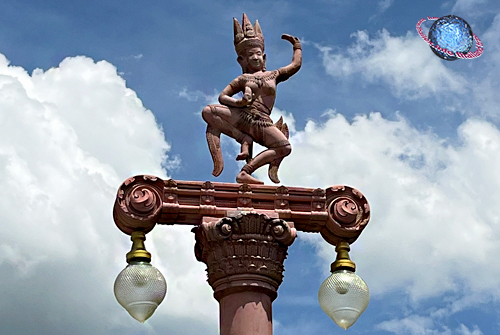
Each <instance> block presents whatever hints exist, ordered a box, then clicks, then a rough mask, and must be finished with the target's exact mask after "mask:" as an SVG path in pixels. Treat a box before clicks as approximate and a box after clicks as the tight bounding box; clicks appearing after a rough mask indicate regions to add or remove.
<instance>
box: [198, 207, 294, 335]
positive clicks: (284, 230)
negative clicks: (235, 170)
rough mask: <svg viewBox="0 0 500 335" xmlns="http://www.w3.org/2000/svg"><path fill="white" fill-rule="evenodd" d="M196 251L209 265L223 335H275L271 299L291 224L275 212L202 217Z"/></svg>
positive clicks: (279, 277)
mask: <svg viewBox="0 0 500 335" xmlns="http://www.w3.org/2000/svg"><path fill="white" fill-rule="evenodd" d="M193 232H194V233H195V237H196V245H195V255H196V258H197V259H198V261H200V262H203V263H205V264H207V273H208V283H209V284H210V286H212V288H213V290H214V297H215V299H217V301H219V308H220V334H221V335H255V334H259V335H272V333H273V328H272V302H273V300H274V299H276V297H277V291H278V287H279V285H280V284H281V282H282V280H283V271H284V266H283V262H284V261H285V258H286V255H287V249H288V247H289V246H290V245H291V244H292V243H293V241H294V240H295V237H296V234H297V233H296V230H295V228H294V226H293V223H291V222H286V221H284V220H281V219H279V218H277V215H273V213H271V214H270V213H265V214H264V213H259V212H235V215H234V216H229V217H224V218H222V219H221V218H213V217H204V218H203V221H202V224H201V225H199V226H197V227H195V228H193Z"/></svg>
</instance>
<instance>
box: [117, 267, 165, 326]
mask: <svg viewBox="0 0 500 335" xmlns="http://www.w3.org/2000/svg"><path fill="white" fill-rule="evenodd" d="M114 290H115V297H116V300H118V302H119V303H120V305H122V306H123V308H125V309H126V310H127V312H129V313H130V315H131V316H132V317H133V318H134V319H136V320H137V321H139V322H144V321H146V320H147V319H149V317H150V316H151V315H153V313H154V311H155V310H156V307H158V305H159V304H160V303H161V302H162V301H163V298H165V294H166V293H167V283H166V281H165V278H164V277H163V275H162V274H161V272H160V271H159V270H158V269H157V268H155V267H154V266H152V265H151V264H150V263H146V262H131V263H130V264H129V265H128V266H127V267H126V268H125V269H123V270H122V272H120V274H119V275H118V277H116V281H115V288H114Z"/></svg>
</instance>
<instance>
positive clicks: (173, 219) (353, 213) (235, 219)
mask: <svg viewBox="0 0 500 335" xmlns="http://www.w3.org/2000/svg"><path fill="white" fill-rule="evenodd" d="M113 216H114V219H115V223H116V225H117V226H118V228H120V229H121V230H122V231H123V232H124V233H126V234H131V233H132V232H133V231H135V230H141V231H144V232H146V233H147V232H148V231H150V230H151V229H153V227H154V226H155V224H156V223H159V224H184V225H186V224H187V225H194V226H195V227H194V228H193V232H194V233H195V237H196V245H195V255H196V258H197V259H198V260H199V261H201V262H204V263H205V264H207V273H208V282H209V284H210V285H211V286H212V288H213V289H214V297H215V298H216V299H217V300H218V301H219V307H220V334H221V335H233V334H238V335H254V334H259V335H272V301H273V300H274V299H275V298H276V296H277V290H278V287H279V285H280V284H281V282H282V280H283V271H284V267H283V262H284V260H285V258H286V255H287V249H288V246H290V245H291V244H292V243H293V241H294V239H295V237H296V231H297V230H301V231H304V232H319V233H320V234H321V236H323V238H324V239H325V240H326V241H327V242H328V243H331V244H334V245H336V244H338V243H339V242H341V241H346V242H348V243H352V242H354V241H355V240H356V239H357V238H358V236H359V235H360V234H361V231H362V230H363V228H364V227H365V226H366V224H367V223H368V220H369V218H370V207H369V206H368V202H367V201H366V199H365V198H364V196H363V195H362V194H361V193H360V192H359V191H357V190H356V189H353V188H351V187H348V186H342V185H340V186H332V187H329V188H327V189H320V188H317V189H313V188H301V187H285V186H279V187H276V186H266V185H256V184H252V185H249V184H234V183H215V182H214V183H212V182H210V181H206V182H197V181H180V180H177V181H175V180H172V179H169V180H161V179H159V178H156V177H151V176H136V177H133V178H129V179H127V180H126V181H125V182H124V183H123V184H122V186H121V187H120V189H119V191H118V195H117V199H116V202H115V206H114V210H113Z"/></svg>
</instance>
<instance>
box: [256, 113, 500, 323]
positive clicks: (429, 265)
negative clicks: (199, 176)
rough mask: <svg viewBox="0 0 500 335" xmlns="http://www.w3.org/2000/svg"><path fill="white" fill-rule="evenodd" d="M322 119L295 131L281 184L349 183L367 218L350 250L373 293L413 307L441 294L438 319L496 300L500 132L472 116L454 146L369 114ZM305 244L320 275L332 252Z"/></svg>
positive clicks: (310, 237) (400, 121) (316, 241)
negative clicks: (365, 204)
mask: <svg viewBox="0 0 500 335" xmlns="http://www.w3.org/2000/svg"><path fill="white" fill-rule="evenodd" d="M325 117H326V118H327V119H326V121H324V122H321V123H320V122H314V121H309V122H308V123H307V125H306V127H305V129H304V130H299V131H297V132H295V133H294V134H293V136H292V138H291V142H292V147H293V151H294V152H293V154H292V155H291V156H289V157H287V158H286V159H285V161H284V162H283V164H282V167H281V170H280V178H281V180H282V182H283V184H285V185H295V186H301V185H302V186H308V187H328V186H331V185H336V184H344V185H350V186H354V187H356V188H358V189H359V190H361V191H362V192H363V193H364V194H365V196H366V197H367V198H368V200H369V202H370V205H371V208H372V218H371V222H370V224H369V225H368V227H367V229H366V230H365V232H364V233H363V235H362V236H361V237H360V239H359V240H358V241H356V242H355V244H354V245H353V250H352V252H351V253H352V257H353V260H354V261H355V262H356V263H357V265H358V273H359V274H360V276H361V277H363V278H364V279H365V281H366V282H367V283H368V285H369V287H370V290H371V292H372V295H373V296H374V297H377V296H382V295H384V294H388V293H390V292H395V291H396V292H397V291H399V292H404V293H405V294H408V296H409V297H410V302H412V303H418V302H419V301H425V299H426V298H431V297H443V296H446V297H447V299H449V306H448V307H447V308H446V309H445V310H441V312H440V315H437V314H436V315H434V317H443V316H444V315H446V316H449V315H452V314H454V313H457V312H459V311H463V310H466V309H468V308H473V307H474V306H477V305H479V304H481V303H484V302H485V301H488V299H494V300H498V299H499V298H500V290H499V289H498V280H497V278H498V277H499V276H500V266H498V265H495V264H498V262H496V258H495V257H496V255H497V254H498V253H499V252H500V243H499V242H500V210H499V209H498V206H496V204H498V203H500V194H499V193H498V192H497V190H498V189H499V187H500V178H499V177H498V173H497V171H498V170H499V169H500V158H499V157H498V155H497V153H498V150H499V149H500V131H499V129H498V128H497V127H496V126H495V125H493V124H491V123H488V122H485V121H481V120H477V119H469V120H467V121H466V122H464V123H463V124H462V125H461V126H460V127H459V129H458V134H457V136H458V138H459V141H458V143H457V144H451V143H448V142H447V141H446V140H444V139H441V138H439V137H438V136H436V135H435V134H433V133H432V132H422V131H419V130H417V129H415V128H414V127H413V126H412V125H411V124H409V123H408V121H406V120H405V119H404V118H402V117H399V118H397V119H396V120H387V119H384V118H382V117H381V115H380V114H378V113H372V114H370V115H359V116H357V117H355V118H354V119H353V120H351V121H349V120H347V119H346V118H345V117H344V116H342V115H340V114H338V113H336V112H335V111H331V112H330V113H329V114H327V115H325ZM258 173H259V175H258V176H259V177H263V174H265V171H258ZM301 238H302V239H303V240H306V241H309V242H310V243H312V244H313V245H315V246H316V247H317V249H318V254H319V255H320V256H321V257H322V258H323V259H324V266H323V267H324V269H325V275H326V271H327V269H329V266H328V265H329V263H331V262H332V261H333V255H334V254H335V253H334V251H333V247H331V246H329V245H327V244H326V243H325V242H324V241H323V240H322V239H321V237H319V236H317V235H315V234H302V235H301ZM477 273H481V280H478V277H477ZM417 333H418V332H417Z"/></svg>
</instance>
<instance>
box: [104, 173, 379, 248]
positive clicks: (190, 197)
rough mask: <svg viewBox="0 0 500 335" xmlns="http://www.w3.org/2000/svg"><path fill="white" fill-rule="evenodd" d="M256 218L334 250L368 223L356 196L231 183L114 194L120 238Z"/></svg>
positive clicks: (136, 180)
mask: <svg viewBox="0 0 500 335" xmlns="http://www.w3.org/2000/svg"><path fill="white" fill-rule="evenodd" d="M242 212H258V213H261V214H266V215H268V216H269V217H275V218H279V219H281V220H284V221H290V222H293V223H294V226H295V228H296V229H297V230H300V231H304V232H320V233H321V235H322V236H323V238H324V239H325V240H326V241H327V242H329V243H331V244H334V245H335V244H336V243H337V242H339V241H341V240H342V241H347V242H348V243H352V242H354V241H355V240H356V239H357V238H358V236H359V234H361V231H362V230H363V229H364V227H365V226H366V224H367V223H368V220H369V218H370V207H369V206H368V202H367V201H366V198H365V197H364V196H363V195H362V194H361V192H359V191H358V190H356V189H354V188H351V187H348V186H342V185H340V186H332V187H329V188H327V189H319V188H318V189H313V188H302V187H285V186H278V187H277V186H268V185H253V184H252V185H248V184H236V183H217V182H210V181H206V182H197V181H180V180H178V181H175V180H172V179H170V180H165V181H164V180H161V179H159V178H156V177H151V176H136V177H133V178H129V179H127V180H126V181H125V182H124V183H123V184H122V186H121V187H120V189H119V191H118V196H117V199H116V203H115V207H114V211H113V213H114V218H115V223H116V225H117V226H118V228H120V229H121V230H122V231H123V232H124V233H126V234H129V235H130V234H131V233H132V231H134V230H142V231H144V232H148V231H150V230H151V229H153V227H154V225H155V224H156V223H159V224H187V225H195V226H197V225H200V224H201V223H202V221H203V218H204V217H212V218H219V219H221V218H224V217H231V216H235V215H237V214H238V213H242Z"/></svg>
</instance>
